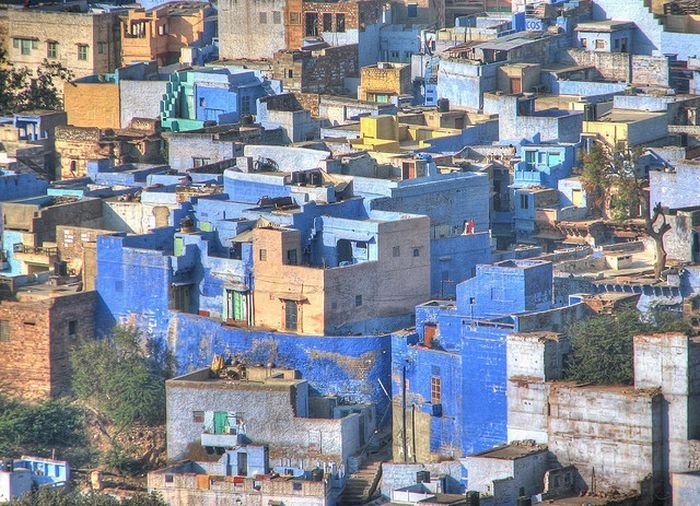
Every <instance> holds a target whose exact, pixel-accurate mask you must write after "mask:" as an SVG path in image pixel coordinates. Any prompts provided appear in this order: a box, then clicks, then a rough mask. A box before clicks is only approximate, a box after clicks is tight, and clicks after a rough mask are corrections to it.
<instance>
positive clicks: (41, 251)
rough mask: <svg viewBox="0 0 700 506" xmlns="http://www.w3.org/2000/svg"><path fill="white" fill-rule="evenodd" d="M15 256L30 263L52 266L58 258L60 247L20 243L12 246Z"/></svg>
mask: <svg viewBox="0 0 700 506" xmlns="http://www.w3.org/2000/svg"><path fill="white" fill-rule="evenodd" d="M12 251H13V252H14V257H15V258H16V259H17V260H19V261H21V262H25V263H28V264H35V265H45V266H50V265H51V263H52V262H54V261H55V260H57V259H58V248H56V247H43V246H27V245H25V244H22V243H19V244H15V245H14V246H13V247H12Z"/></svg>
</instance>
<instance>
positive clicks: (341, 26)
mask: <svg viewBox="0 0 700 506" xmlns="http://www.w3.org/2000/svg"><path fill="white" fill-rule="evenodd" d="M335 31H336V32H340V33H343V32H345V14H336V15H335Z"/></svg>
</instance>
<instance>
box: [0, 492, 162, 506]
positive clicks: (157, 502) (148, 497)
mask: <svg viewBox="0 0 700 506" xmlns="http://www.w3.org/2000/svg"><path fill="white" fill-rule="evenodd" d="M120 505H121V506H167V503H166V502H165V501H164V500H163V498H162V497H161V496H160V495H159V494H157V493H155V492H152V493H150V494H144V493H140V494H135V495H133V496H132V497H130V498H128V499H124V500H123V501H121V502H119V500H118V499H116V498H114V497H112V496H109V495H106V494H95V493H89V494H82V493H80V492H77V491H75V490H68V489H51V488H40V489H39V490H36V491H34V492H32V493H31V494H27V495H24V496H22V497H21V498H19V499H15V500H13V501H10V502H9V503H8V506H120Z"/></svg>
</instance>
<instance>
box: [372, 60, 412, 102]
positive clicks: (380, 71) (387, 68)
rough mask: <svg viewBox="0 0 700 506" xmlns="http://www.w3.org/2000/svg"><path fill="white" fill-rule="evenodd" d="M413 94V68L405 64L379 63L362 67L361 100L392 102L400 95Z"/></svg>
mask: <svg viewBox="0 0 700 506" xmlns="http://www.w3.org/2000/svg"><path fill="white" fill-rule="evenodd" d="M410 93H411V67H410V65H407V64H405V63H388V62H379V63H377V64H376V65H368V66H367V67H362V70H361V71H360V92H359V99H360V100H366V101H369V102H383V103H384V102H391V99H392V98H394V97H398V96H399V95H406V94H410Z"/></svg>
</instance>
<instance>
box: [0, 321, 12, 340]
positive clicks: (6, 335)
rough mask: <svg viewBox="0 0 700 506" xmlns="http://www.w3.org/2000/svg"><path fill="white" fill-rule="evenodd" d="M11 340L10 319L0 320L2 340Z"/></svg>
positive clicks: (0, 338) (0, 337) (0, 336)
mask: <svg viewBox="0 0 700 506" xmlns="http://www.w3.org/2000/svg"><path fill="white" fill-rule="evenodd" d="M9 340H10V320H0V342H2V341H9Z"/></svg>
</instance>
